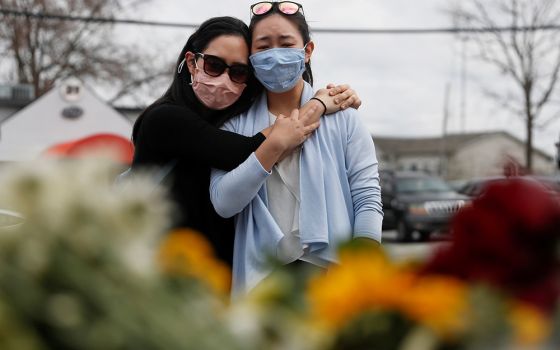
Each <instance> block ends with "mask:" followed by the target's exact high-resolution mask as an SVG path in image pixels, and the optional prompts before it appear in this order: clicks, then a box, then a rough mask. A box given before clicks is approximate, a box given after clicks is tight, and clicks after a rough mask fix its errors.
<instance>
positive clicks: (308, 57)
mask: <svg viewBox="0 0 560 350" xmlns="http://www.w3.org/2000/svg"><path fill="white" fill-rule="evenodd" d="M313 50H315V43H314V42H313V41H310V42H308V43H307V45H305V63H309V61H310V60H311V56H312V55H313Z"/></svg>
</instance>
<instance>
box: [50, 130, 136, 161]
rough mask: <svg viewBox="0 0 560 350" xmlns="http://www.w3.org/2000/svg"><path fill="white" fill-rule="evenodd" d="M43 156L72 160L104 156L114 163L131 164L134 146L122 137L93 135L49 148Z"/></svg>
mask: <svg viewBox="0 0 560 350" xmlns="http://www.w3.org/2000/svg"><path fill="white" fill-rule="evenodd" d="M43 155H45V156H50V157H60V158H74V159H76V158H78V159H84V158H88V157H92V156H99V155H104V156H107V157H109V158H110V159H113V160H115V161H116V162H119V163H125V164H131V163H132V158H133V156H134V145H133V144H132V142H130V140H128V139H125V138H124V137H122V136H118V135H113V134H95V135H91V136H87V137H84V138H81V139H79V140H75V141H71V142H65V143H59V144H56V145H54V146H51V147H49V148H48V149H47V150H46V151H45V152H43Z"/></svg>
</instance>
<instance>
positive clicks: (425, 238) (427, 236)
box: [420, 232, 432, 242]
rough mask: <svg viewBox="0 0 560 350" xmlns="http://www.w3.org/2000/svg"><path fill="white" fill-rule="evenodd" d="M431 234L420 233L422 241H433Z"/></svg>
mask: <svg viewBox="0 0 560 350" xmlns="http://www.w3.org/2000/svg"><path fill="white" fill-rule="evenodd" d="M431 235H432V233H431V232H420V240H421V241H422V242H429V241H430V239H431Z"/></svg>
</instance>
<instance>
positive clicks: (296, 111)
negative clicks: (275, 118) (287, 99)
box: [290, 108, 299, 120]
mask: <svg viewBox="0 0 560 350" xmlns="http://www.w3.org/2000/svg"><path fill="white" fill-rule="evenodd" d="M290 118H291V119H293V120H299V109H297V108H296V109H294V110H293V111H292V113H291V114H290Z"/></svg>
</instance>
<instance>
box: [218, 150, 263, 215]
mask: <svg viewBox="0 0 560 350" xmlns="http://www.w3.org/2000/svg"><path fill="white" fill-rule="evenodd" d="M269 175H270V172H269V171H266V170H265V169H264V168H263V167H262V166H261V164H260V162H259V161H258V159H257V158H256V156H255V154H251V155H250V156H249V158H247V160H246V161H245V162H243V163H242V164H241V165H239V166H238V167H237V168H235V169H234V170H232V171H230V172H224V171H222V170H218V169H212V175H211V179H210V199H211V201H212V204H213V205H214V209H215V210H216V212H217V213H218V214H219V215H220V216H222V217H225V218H228V217H232V216H234V215H235V214H237V213H239V212H241V211H242V210H243V208H245V207H246V206H247V205H248V204H249V203H250V202H251V200H253V198H254V197H255V196H256V195H257V193H258V191H259V190H260V188H261V187H262V185H263V184H264V182H265V181H266V179H267V178H268V176H269Z"/></svg>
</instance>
